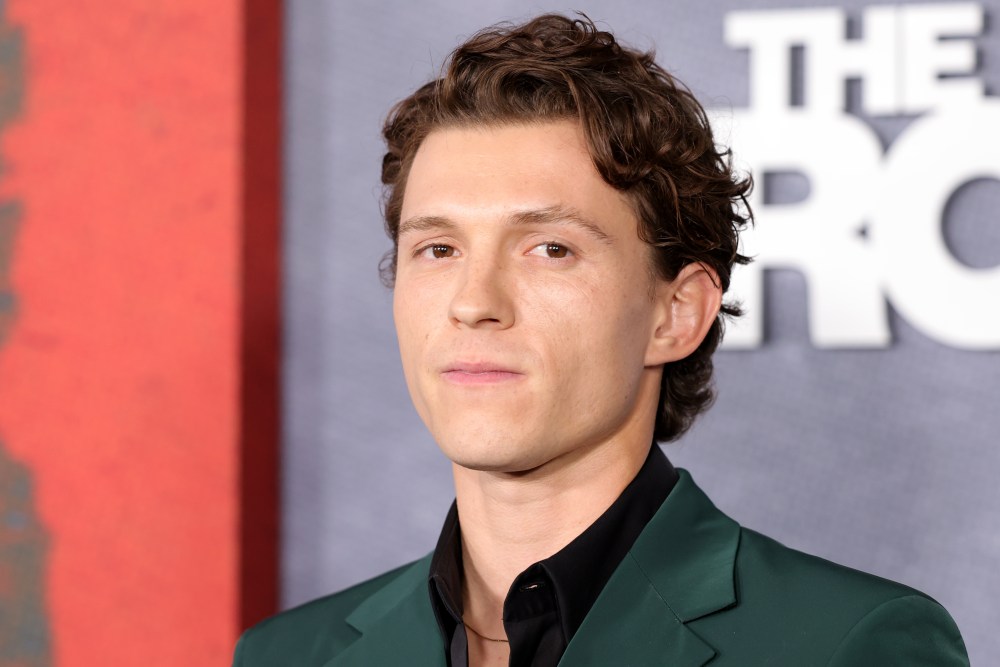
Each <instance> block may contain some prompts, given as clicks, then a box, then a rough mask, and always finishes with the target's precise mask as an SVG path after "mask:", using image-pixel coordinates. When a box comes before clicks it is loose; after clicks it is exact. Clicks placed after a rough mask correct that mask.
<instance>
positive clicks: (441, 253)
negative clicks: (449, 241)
mask: <svg viewBox="0 0 1000 667" xmlns="http://www.w3.org/2000/svg"><path fill="white" fill-rule="evenodd" d="M417 254H418V255H423V256H425V257H433V258H434V259H447V258H448V257H453V256H454V255H455V248H454V247H453V246H450V245H445V244H443V243H434V244H432V245H429V246H424V247H423V248H421V249H420V250H418V251H417Z"/></svg>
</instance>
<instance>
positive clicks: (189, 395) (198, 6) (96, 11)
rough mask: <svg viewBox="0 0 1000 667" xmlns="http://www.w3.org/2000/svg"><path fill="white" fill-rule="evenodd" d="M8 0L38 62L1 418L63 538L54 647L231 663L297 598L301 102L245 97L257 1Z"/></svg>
mask: <svg viewBox="0 0 1000 667" xmlns="http://www.w3.org/2000/svg"><path fill="white" fill-rule="evenodd" d="M5 4H6V7H5V9H6V15H7V18H6V21H7V23H8V24H12V25H14V26H19V27H20V28H21V29H22V30H23V31H24V36H25V40H26V41H25V51H26V55H25V65H26V77H25V86H24V98H23V105H22V111H21V115H20V117H19V118H18V119H17V120H15V121H14V122H13V123H11V124H9V125H7V126H5V127H4V128H3V130H2V132H3V134H2V143H0V152H2V156H3V160H4V164H5V169H4V170H3V172H2V173H0V199H4V200H15V201H17V202H19V203H20V205H21V207H22V209H23V214H22V217H21V220H20V224H19V225H18V228H17V232H16V238H15V240H14V244H13V254H12V256H11V258H10V262H9V264H10V273H9V277H10V283H11V288H12V290H13V291H14V293H15V294H16V295H17V297H18V302H19V310H18V313H17V315H16V319H15V321H14V322H13V325H12V327H11V329H10V336H9V338H8V339H7V341H6V342H5V343H4V344H3V346H2V347H0V434H2V441H3V444H4V446H5V447H6V449H7V451H8V453H9V455H10V456H11V457H13V458H14V459H15V460H17V461H19V462H21V463H23V464H25V465H26V466H27V467H28V469H29V470H30V471H31V475H32V476H33V478H34V482H35V486H34V490H33V493H34V498H35V503H36V506H37V510H38V513H39V516H40V520H41V523H42V525H43V527H44V529H45V531H46V532H47V533H48V536H49V545H48V548H47V555H46V558H45V562H44V564H45V568H44V581H45V600H46V605H45V607H46V610H47V614H48V619H49V622H50V628H51V633H52V650H53V655H54V657H55V663H54V664H56V665H59V666H60V667H63V666H65V667H73V666H75V665H95V664H102V665H185V666H187V665H220V664H227V662H228V660H229V657H230V655H231V651H232V645H233V642H234V641H235V638H236V635H237V633H238V631H239V629H240V627H241V625H242V624H243V622H244V621H245V620H246V619H248V618H251V617H256V616H259V615H261V614H263V613H265V612H267V611H271V610H272V609H273V607H274V601H275V583H274V582H275V572H276V558H275V553H276V542H275V539H274V537H275V535H276V531H277V526H276V521H275V517H276V506H275V501H276V491H277V486H276V444H277V429H278V413H277V387H278V385H277V349H278V348H277V346H278V339H277V330H278V321H277V308H278V301H277V294H278V292H277V253H278V246H277V243H276V240H277V230H278V227H277V224H278V204H279V191H278V187H277V183H278V178H277V176H278V168H279V165H280V161H279V160H277V159H276V157H275V156H276V155H277V151H278V139H279V135H278V134H277V131H276V128H277V127H278V126H277V118H278V116H277V110H278V106H279V102H278V98H277V97H276V96H274V95H271V96H270V97H269V99H268V100H265V106H264V107H262V108H261V109H259V110H258V111H256V112H254V113H249V114H247V115H246V116H245V115H244V108H245V107H244V101H245V97H246V96H247V95H249V92H248V91H247V90H245V89H244V87H243V81H244V77H243V73H244V69H243V67H244V48H245V46H246V45H245V42H244V40H245V39H246V38H247V36H248V35H249V34H250V33H249V32H248V31H247V30H245V28H246V26H247V25H250V24H249V23H247V24H245V23H244V19H245V18H249V17H250V16H251V15H252V12H251V13H247V14H244V4H245V3H244V2H241V1H238V0H219V1H213V2H203V1H200V0H171V1H170V2H166V1H162V0H160V1H148V2H134V1H132V0H104V2H91V3H87V2H65V0H10V2H8V3H5ZM269 11H270V12H271V16H272V17H276V16H277V15H278V3H277V1H274V2H272V3H271V6H270V9H269ZM278 25H280V24H277V23H275V24H273V26H272V28H273V30H272V34H271V35H270V37H268V38H267V39H268V40H270V41H268V45H267V53H268V54H269V55H268V56H267V57H269V58H272V59H275V61H274V62H272V63H271V68H270V69H269V70H267V71H266V74H265V75H266V76H269V77H271V81H270V84H269V85H270V86H272V88H273V89H274V90H277V86H278V78H277V69H276V68H277V61H276V48H277V45H278V41H277V36H278V34H279V30H280V28H279V27H277V26H278ZM265 36H266V31H265ZM249 51H253V49H249ZM248 80H249V79H248ZM272 92H273V91H272ZM244 123H247V125H246V129H247V130H251V129H253V128H254V127H257V128H265V127H267V126H269V127H271V130H270V134H266V133H265V134H264V135H260V139H259V140H254V139H252V138H251V137H252V136H253V135H251V134H250V133H249V132H244ZM248 157H249V158H251V159H249V160H248ZM256 160H266V161H269V164H264V163H257V162H255V161H256ZM248 179H249V180H248ZM251 181H252V182H251ZM248 185H249V186H251V187H246V186H248ZM254 187H257V188H260V193H261V194H260V195H257V196H255V195H253V194H252V192H254ZM258 205H259V206H260V207H261V208H260V209H259V211H258V212H256V213H255V214H254V215H252V216H249V215H245V212H246V211H249V210H255V209H253V208H252V207H254V206H258ZM245 289H249V290H252V291H249V292H245V291H244V290H245ZM244 307H245V308H244ZM244 432H245V433H246V437H245V438H241V433H244ZM247 489H252V490H250V491H247ZM242 499H252V504H253V507H252V508H251V509H252V510H253V512H254V517H253V518H247V517H248V515H244V514H243V513H242V512H241V507H240V503H241V500H242ZM247 547H250V548H249V549H247ZM251 552H252V553H251ZM249 575H252V577H250V576H249ZM241 577H243V578H244V579H248V580H252V581H254V582H256V587H251V588H249V589H247V591H246V594H245V595H244V594H241V589H240V581H241Z"/></svg>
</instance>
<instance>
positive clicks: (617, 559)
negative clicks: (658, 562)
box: [429, 443, 677, 667]
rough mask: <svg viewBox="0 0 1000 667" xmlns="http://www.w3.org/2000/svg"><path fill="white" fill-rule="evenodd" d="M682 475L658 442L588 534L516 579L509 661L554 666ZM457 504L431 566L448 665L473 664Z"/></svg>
mask: <svg viewBox="0 0 1000 667" xmlns="http://www.w3.org/2000/svg"><path fill="white" fill-rule="evenodd" d="M676 482H677V471H676V470H674V467H673V466H672V465H671V464H670V461H668V460H667V457H666V456H665V455H664V454H663V452H662V451H661V450H660V448H659V446H658V445H656V444H655V443H654V444H653V446H652V447H651V448H650V452H649V456H647V457H646V462H645V463H644V464H643V465H642V468H641V469H640V470H639V472H638V474H636V476H635V479H633V480H632V482H630V483H629V485H628V486H627V487H625V490H624V491H622V493H621V495H620V496H618V499H617V500H615V502H614V503H613V504H612V505H611V507H609V508H608V509H607V510H606V511H605V512H604V514H602V515H601V516H600V517H598V519H597V520H596V521H594V523H592V524H591V525H590V527H588V528H587V529H586V530H585V531H583V533H581V534H580V535H579V536H577V537H576V539H574V540H573V541H572V542H570V543H569V544H568V545H566V546H565V547H564V548H563V549H562V550H560V551H559V552H558V553H556V554H553V555H552V556H550V557H548V558H546V559H545V560H542V561H539V562H537V563H535V564H533V565H531V566H529V567H528V568H527V569H526V570H524V572H522V573H521V574H519V575H518V576H517V578H515V579H514V583H513V584H512V585H511V587H510V591H509V592H508V593H507V597H506V599H505V600H504V605H503V624H504V630H506V632H507V638H508V640H509V641H510V665H511V667H555V665H556V664H557V663H558V662H559V659H560V658H561V657H562V655H563V653H564V652H565V651H566V646H567V645H568V644H569V642H570V640H571V639H572V638H573V635H574V634H575V633H576V631H577V629H579V627H580V624H581V623H583V619H584V617H585V616H586V615H587V613H588V612H589V611H590V608H591V607H592V606H593V604H594V602H595V601H596V600H597V596H598V595H599V594H600V592H601V590H602V589H603V588H604V585H605V584H607V583H608V580H609V579H610V578H611V575H612V573H613V572H614V571H615V569H616V568H617V567H618V565H619V563H621V561H622V559H623V558H624V557H625V554H627V553H628V551H629V549H630V548H631V547H632V544H633V543H634V542H635V540H636V538H638V537H639V533H641V532H642V530H643V528H645V527H646V524H647V523H648V522H649V520H650V519H651V518H653V515H654V514H655V513H656V510H658V509H659V507H660V505H661V504H663V501H664V500H665V499H666V497H667V494H669V493H670V490H671V489H672V488H673V486H674V484H675V483H676ZM461 535H462V534H461V527H460V525H459V521H458V508H457V505H455V504H454V503H453V504H452V506H451V510H450V511H449V512H448V517H447V518H446V519H445V522H444V528H442V530H441V537H440V538H439V539H438V544H437V547H436V548H435V550H434V556H433V558H432V560H431V568H430V580H429V588H430V596H431V605H432V607H433V608H434V615H435V617H436V618H437V622H438V625H439V626H440V628H441V634H442V636H443V637H444V644H445V647H447V653H448V656H447V657H448V665H449V667H468V664H469V657H468V656H469V652H468V636H467V634H466V630H465V625H464V624H463V623H462V614H463V610H462V539H461Z"/></svg>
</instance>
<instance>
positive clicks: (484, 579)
mask: <svg viewBox="0 0 1000 667" xmlns="http://www.w3.org/2000/svg"><path fill="white" fill-rule="evenodd" d="M620 435H624V434H620ZM629 435H632V436H633V437H616V438H613V439H611V440H608V441H606V442H603V443H599V444H597V445H594V446H591V447H587V448H581V449H578V450H574V451H572V452H569V453H567V454H565V455H563V456H561V457H558V458H557V459H553V460H552V461H549V462H548V463H546V464H545V465H543V466H540V467H539V468H536V469H534V470H531V471H529V472H520V473H502V472H494V471H477V470H471V469H468V468H463V467H461V466H458V465H454V466H453V469H454V474H455V489H456V499H457V503H458V512H459V516H460V517H461V522H462V562H463V567H464V572H465V577H464V581H463V586H462V597H463V603H464V608H465V619H466V622H467V623H469V624H471V625H472V626H473V627H475V629H476V630H477V631H479V632H482V633H484V634H486V635H488V636H490V637H504V636H505V634H504V628H503V622H502V615H503V602H504V599H505V598H506V596H507V592H508V590H509V589H510V586H511V584H512V583H513V581H514V579H515V578H516V577H517V575H518V574H520V573H521V572H522V571H524V570H525V569H526V568H527V567H528V566H529V565H531V564H533V563H536V562H538V561H540V560H544V559H545V558H548V557H549V556H551V555H552V554H554V553H556V552H558V551H559V550H561V549H562V548H563V547H565V546H566V545H567V544H569V543H570V542H572V541H573V539H575V538H576V537H577V536H578V535H580V533H582V532H583V531H584V530H586V529H587V527H588V526H590V525H591V524H592V523H593V522H594V521H596V520H597V518H598V517H600V516H601V514H603V513H604V511H605V510H607V508H608V507H610V506H611V504H612V503H614V501H615V499H617V498H618V496H619V495H621V492H622V491H623V490H624V489H625V487H626V486H627V485H628V484H629V482H631V481H632V479H634V478H635V476H636V474H637V473H638V471H639V468H640V467H641V466H642V464H643V462H644V461H645V459H646V456H647V454H648V452H649V446H650V442H651V440H652V432H651V431H650V432H649V433H648V434H647V433H645V432H643V433H642V434H638V435H637V434H629ZM636 435H637V437H635V436H636Z"/></svg>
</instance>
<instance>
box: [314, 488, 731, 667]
mask: <svg viewBox="0 0 1000 667" xmlns="http://www.w3.org/2000/svg"><path fill="white" fill-rule="evenodd" d="M678 472H679V473H680V478H679V479H678V481H677V485H676V486H675V487H674V489H673V490H672V491H671V493H670V495H669V496H667V499H666V501H664V503H663V505H662V506H661V507H660V509H659V510H658V511H657V513H656V515H655V516H654V517H653V519H652V520H651V521H650V522H649V524H648V526H647V527H646V529H645V530H644V531H643V532H642V534H641V535H640V536H639V539H638V540H636V542H635V544H634V545H633V547H632V550H631V551H630V552H629V554H628V555H627V556H626V557H625V559H624V560H623V561H622V563H621V565H620V566H619V567H618V569H617V570H615V573H614V574H613V575H612V577H611V579H610V581H609V582H608V584H607V586H605V588H604V590H603V591H602V593H601V594H600V596H599V597H598V598H597V601H596V602H595V603H594V606H593V607H592V608H591V611H590V613H589V614H588V615H587V618H586V619H584V621H583V624H582V625H581V626H580V629H579V631H578V632H577V633H576V635H575V636H574V637H573V639H572V641H571V642H570V643H569V646H568V647H567V649H566V653H565V654H564V655H563V658H562V660H561V661H560V664H561V665H565V666H566V667H575V666H577V665H618V664H620V665H626V664H627V665H636V666H638V665H664V664H668V665H672V666H674V667H699V666H700V665H704V664H705V663H707V662H708V661H710V660H711V659H712V658H713V657H714V655H715V649H714V648H713V647H712V646H710V645H709V644H707V643H706V642H705V641H704V640H702V639H701V638H700V637H698V635H697V634H695V633H694V632H693V631H692V630H690V629H689V628H688V627H687V626H686V625H685V624H686V623H688V622H689V621H692V620H695V619H697V618H701V617H702V616H705V615H708V614H711V613H715V612H718V611H720V610H722V609H725V608H727V607H730V606H732V605H734V604H735V603H736V591H735V581H734V568H735V561H736V552H737V548H738V546H739V535H740V529H739V525H738V524H737V523H736V522H735V521H733V520H732V519H730V518H729V517H727V516H726V515H724V514H723V513H722V512H720V511H719V510H718V509H716V508H715V506H714V505H713V504H712V502H711V501H710V500H709V499H708V497H707V496H706V495H705V494H704V493H703V492H702V491H701V489H699V488H698V487H697V485H695V483H694V481H693V480H692V479H691V476H690V475H689V474H688V473H687V471H685V470H678ZM430 559H431V557H430V556H427V557H426V558H424V559H422V560H420V561H417V562H416V563H415V564H414V565H412V566H411V567H410V568H409V569H407V570H405V571H404V572H403V573H402V574H401V575H400V576H399V577H397V578H396V579H394V580H393V581H392V582H391V583H389V584H387V585H386V586H385V587H384V588H382V589H380V590H379V591H378V592H376V593H375V594H373V595H372V596H371V597H369V598H368V599H367V600H365V602H363V603H362V604H361V605H359V606H358V607H357V608H356V609H355V610H354V612H352V613H351V615H350V616H348V617H347V622H348V623H349V624H350V625H351V626H353V627H354V628H355V629H357V630H358V631H359V632H360V633H361V636H360V637H359V638H358V639H357V641H355V642H354V643H353V644H351V645H350V646H349V647H348V648H347V649H345V650H344V651H342V652H341V653H340V654H338V655H337V656H336V657H335V658H333V659H332V660H330V661H329V662H328V663H327V664H326V665H325V667H348V666H349V665H350V666H357V665H379V666H380V667H393V666H395V665H399V666H401V667H402V666H403V665H406V666H413V665H419V666H420V667H424V666H428V667H444V665H445V653H444V645H443V642H442V639H441V633H440V631H439V630H438V627H437V623H436V621H435V617H434V613H433V611H432V609H431V603H430V596H429V595H428V590H427V577H428V571H429V567H430Z"/></svg>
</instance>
